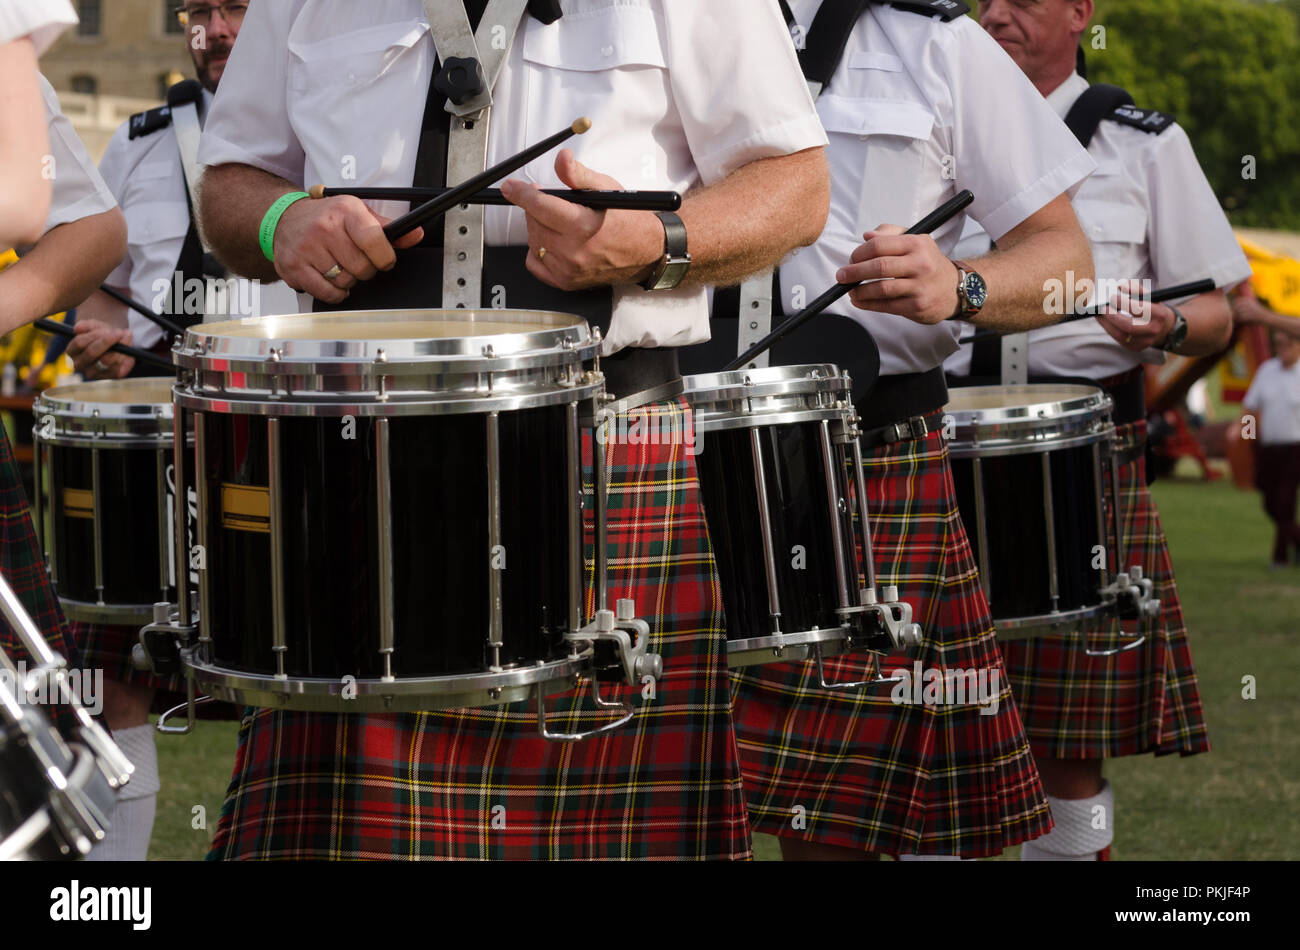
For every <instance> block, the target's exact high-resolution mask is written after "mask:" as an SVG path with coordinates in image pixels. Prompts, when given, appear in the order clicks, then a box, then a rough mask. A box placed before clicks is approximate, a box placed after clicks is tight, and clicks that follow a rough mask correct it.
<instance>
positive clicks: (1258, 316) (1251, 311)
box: [1228, 283, 1272, 325]
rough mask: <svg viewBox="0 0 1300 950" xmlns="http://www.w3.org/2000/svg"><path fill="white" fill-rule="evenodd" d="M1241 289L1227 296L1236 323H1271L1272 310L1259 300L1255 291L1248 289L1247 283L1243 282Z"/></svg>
mask: <svg viewBox="0 0 1300 950" xmlns="http://www.w3.org/2000/svg"><path fill="white" fill-rule="evenodd" d="M1241 288H1242V289H1239V290H1238V291H1237V293H1235V294H1232V295H1231V296H1230V297H1229V301H1228V302H1229V303H1230V304H1231V306H1232V315H1233V316H1234V317H1235V318H1236V319H1237V322H1238V323H1250V324H1256V323H1261V324H1265V325H1268V324H1270V323H1271V319H1270V318H1271V317H1272V311H1270V310H1269V309H1268V307H1265V306H1264V305H1263V304H1262V303H1260V302H1259V298H1258V297H1256V296H1255V292H1254V291H1253V290H1251V289H1250V284H1249V283H1243V284H1242V285H1241Z"/></svg>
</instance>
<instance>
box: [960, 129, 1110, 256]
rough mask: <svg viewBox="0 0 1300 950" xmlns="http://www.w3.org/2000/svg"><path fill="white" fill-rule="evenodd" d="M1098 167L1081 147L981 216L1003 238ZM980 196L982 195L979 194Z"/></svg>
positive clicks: (991, 233) (993, 234)
mask: <svg viewBox="0 0 1300 950" xmlns="http://www.w3.org/2000/svg"><path fill="white" fill-rule="evenodd" d="M1096 169H1097V163H1096V162H1095V161H1094V160H1093V158H1092V156H1091V155H1089V154H1088V153H1087V152H1084V151H1079V152H1078V153H1077V154H1076V155H1075V157H1074V158H1071V159H1070V160H1069V161H1067V162H1066V163H1065V164H1063V165H1059V166H1057V168H1056V169H1055V170H1053V171H1051V172H1048V173H1047V174H1046V175H1044V176H1043V177H1041V178H1039V179H1038V180H1037V181H1036V182H1034V183H1033V184H1032V185H1030V186H1029V187H1028V188H1026V189H1025V190H1024V191H1022V192H1020V193H1019V194H1018V195H1016V196H1015V197H1014V198H1012V199H1011V200H1010V201H1006V202H1003V204H1002V205H1001V206H1000V207H998V208H996V209H994V210H993V211H992V212H990V213H989V214H986V215H984V216H983V217H981V218H980V219H979V221H980V224H981V225H982V226H983V228H984V230H985V231H986V232H988V235H989V237H991V238H992V239H993V240H994V241H1000V240H1001V239H1002V237H1003V235H1005V234H1006V233H1007V232H1008V231H1010V230H1012V229H1013V228H1015V227H1016V226H1017V225H1019V224H1020V223H1021V222H1022V221H1024V220H1025V219H1026V218H1028V217H1029V216H1030V215H1032V214H1034V213H1035V212H1036V211H1038V210H1040V209H1041V208H1043V207H1044V206H1045V205H1047V204H1048V203H1049V202H1050V201H1052V200H1053V199H1054V198H1056V197H1058V196H1059V195H1063V194H1068V193H1070V192H1071V191H1072V190H1073V189H1074V188H1075V187H1076V186H1077V185H1078V184H1079V183H1080V182H1081V181H1083V180H1084V179H1085V178H1087V177H1088V176H1089V175H1091V174H1092V173H1093V172H1094V171H1096ZM976 197H978V196H976Z"/></svg>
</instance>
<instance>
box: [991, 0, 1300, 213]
mask: <svg viewBox="0 0 1300 950" xmlns="http://www.w3.org/2000/svg"><path fill="white" fill-rule="evenodd" d="M970 5H971V7H972V8H973V7H975V6H976V4H975V3H974V2H973V0H972V2H970ZM1096 5H1097V11H1096V13H1095V14H1094V16H1093V18H1092V26H1091V27H1089V30H1088V31H1087V32H1086V33H1085V34H1084V36H1083V46H1084V50H1085V52H1086V54H1087V57H1088V78H1089V79H1090V80H1092V81H1093V82H1109V83H1114V84H1115V85H1117V86H1123V87H1124V88H1125V89H1127V90H1128V91H1129V92H1130V93H1132V95H1133V99H1134V101H1135V102H1136V103H1137V104H1138V105H1139V106H1141V107H1143V108H1146V109H1159V110H1160V111H1162V112H1168V113H1171V114H1173V116H1174V117H1175V118H1176V119H1178V121H1179V123H1180V124H1181V125H1182V126H1183V128H1184V129H1186V130H1187V134H1188V135H1189V136H1190V137H1191V140H1192V145H1193V146H1194V147H1195V148H1196V155H1197V157H1198V158H1199V159H1200V161H1201V167H1202V168H1204V169H1205V174H1206V177H1208V178H1209V180H1210V184H1211V185H1212V186H1213V187H1214V192H1215V194H1217V195H1218V196H1219V201H1220V202H1221V203H1222V204H1223V207H1224V208H1225V209H1226V210H1227V211H1228V214H1229V217H1230V218H1231V219H1232V223H1233V224H1236V225H1241V226H1244V227H1266V228H1285V229H1287V230H1291V231H1300V0H1096ZM972 15H976V14H975V11H974V10H972ZM1097 27H1104V28H1105V30H1104V33H1102V32H1098V31H1096V28H1097ZM1102 44H1104V45H1102ZM1251 158H1253V160H1254V161H1253V167H1252V166H1251V164H1250V161H1249V160H1250V159H1251ZM1252 172H1253V174H1254V177H1253V178H1251V177H1249V175H1250V174H1251V173H1252Z"/></svg>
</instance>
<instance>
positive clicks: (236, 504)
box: [221, 482, 271, 534]
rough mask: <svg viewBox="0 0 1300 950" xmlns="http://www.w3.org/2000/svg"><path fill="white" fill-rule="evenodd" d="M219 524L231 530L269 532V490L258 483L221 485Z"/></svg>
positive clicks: (257, 532)
mask: <svg viewBox="0 0 1300 950" xmlns="http://www.w3.org/2000/svg"><path fill="white" fill-rule="evenodd" d="M221 526H222V527H223V528H229V529H230V530H231V531H249V532H252V533H254V534H270V533H271V491H270V489H268V488H263V487H261V486H258V485H229V484H226V483H224V482H223V483H222V485H221Z"/></svg>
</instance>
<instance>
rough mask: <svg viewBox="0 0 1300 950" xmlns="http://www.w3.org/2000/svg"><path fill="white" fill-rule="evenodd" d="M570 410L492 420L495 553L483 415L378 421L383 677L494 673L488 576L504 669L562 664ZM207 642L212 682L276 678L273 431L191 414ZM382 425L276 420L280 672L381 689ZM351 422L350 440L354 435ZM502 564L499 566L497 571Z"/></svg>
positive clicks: (252, 418)
mask: <svg viewBox="0 0 1300 950" xmlns="http://www.w3.org/2000/svg"><path fill="white" fill-rule="evenodd" d="M567 412H568V407H567V406H565V405H555V406H547V407H542V408H534V409H523V410H518V411H514V412H501V413H500V414H499V416H498V419H499V433H500V460H501V461H500V479H501V484H500V498H501V547H502V550H501V551H499V552H496V555H497V560H496V561H495V563H496V564H498V565H501V566H499V567H494V566H493V565H494V561H493V552H491V550H490V544H489V535H488V510H489V509H488V497H489V485H488V479H487V478H486V476H485V472H486V471H487V468H486V464H485V459H486V457H487V420H488V416H487V415H486V414H481V413H480V414H458V415H428V416H425V415H406V416H399V417H394V418H391V419H389V420H388V424H389V426H390V429H389V444H390V472H391V485H392V488H391V497H392V511H393V517H392V550H393V591H394V607H393V616H394V628H395V636H394V652H393V653H392V661H391V662H392V667H391V669H392V673H393V675H394V676H395V677H397V678H398V679H401V678H410V677H431V676H458V675H465V674H470V673H478V672H482V671H483V670H484V669H485V668H486V667H487V665H488V658H487V643H488V639H489V618H490V611H489V572H490V571H491V570H501V572H502V573H501V580H502V584H503V595H502V604H503V611H504V613H503V631H504V634H503V637H502V640H503V643H504V646H503V647H502V651H501V665H502V667H504V668H517V667H521V666H526V667H531V666H534V665H536V664H537V663H539V662H546V661H550V660H552V659H554V658H556V657H557V656H559V655H561V650H562V634H563V633H564V632H565V630H566V629H567V627H568V623H569V616H570V607H571V605H570V602H569V591H568V565H569V556H570V547H569V543H570V541H569V539H570V534H569V514H570V504H571V503H572V504H576V503H577V500H576V499H572V498H570V497H569V490H568V480H567V473H568V465H569V460H568V449H567V442H566V417H567ZM202 416H203V418H202V433H203V435H202V438H203V459H202V465H203V471H202V472H201V477H202V478H203V480H204V481H203V491H202V492H201V496H200V497H201V498H203V499H204V501H203V502H202V506H201V507H202V510H201V511H200V513H199V517H200V518H202V519H205V524H204V525H203V535H202V536H204V537H206V548H205V551H204V557H205V559H206V568H205V569H206V577H205V583H206V587H207V605H206V608H205V613H206V617H205V623H204V636H205V638H210V639H211V651H210V659H211V661H212V663H213V664H215V665H216V666H218V667H221V668H223V669H230V670H237V671H245V672H252V673H259V674H272V673H275V672H276V660H275V653H274V651H273V649H272V647H273V642H274V641H273V623H272V614H273V607H272V604H273V601H272V579H271V569H272V561H271V544H270V534H269V530H268V525H267V515H266V513H267V511H268V510H269V508H268V502H267V501H266V498H267V494H266V493H267V491H268V488H269V469H268V452H267V445H268V419H267V417H266V416H261V415H251V414H249V415H244V414H237V415H230V414H223V413H216V412H204V413H202ZM376 425H377V423H376V419H375V417H373V416H358V417H355V418H351V417H348V418H338V417H328V416H300V417H299V416H295V417H280V418H279V419H278V422H277V427H278V429H279V437H278V438H279V456H280V459H281V466H280V481H281V513H282V520H283V524H282V526H281V530H280V532H279V533H280V536H281V538H282V543H283V550H284V604H285V608H284V609H285V618H286V624H285V634H286V635H285V641H286V642H285V646H286V651H285V658H284V669H285V673H286V675H288V676H289V677H291V678H292V677H310V678H326V679H337V678H342V677H344V676H354V677H357V678H358V679H361V678H367V679H371V678H375V677H379V676H382V675H383V674H384V673H385V668H384V663H383V657H382V655H381V654H380V652H379V650H380V642H379V629H380V619H379V617H380V615H379V575H378V567H377V565H378V563H379V559H378V550H379V549H378V545H379V530H378V529H379V524H378V505H377V464H376V463H377V459H376V449H375V446H376V435H375V429H376ZM349 427H351V430H350V431H349ZM501 557H504V562H502V561H501V560H500V558H501Z"/></svg>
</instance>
